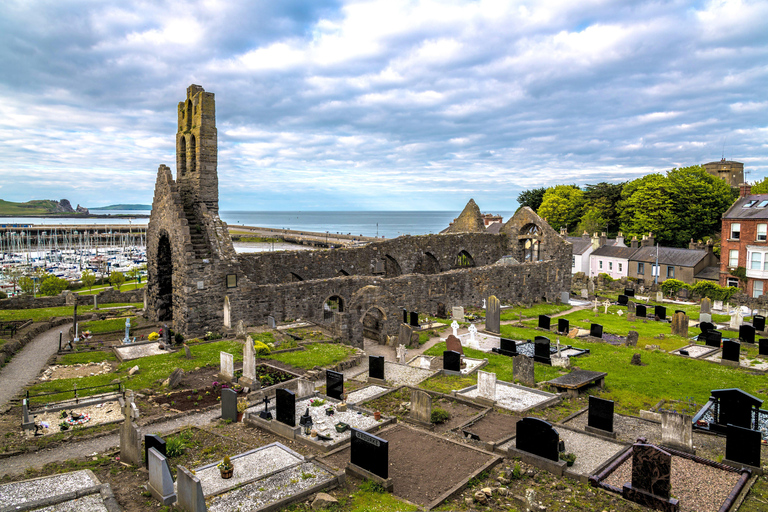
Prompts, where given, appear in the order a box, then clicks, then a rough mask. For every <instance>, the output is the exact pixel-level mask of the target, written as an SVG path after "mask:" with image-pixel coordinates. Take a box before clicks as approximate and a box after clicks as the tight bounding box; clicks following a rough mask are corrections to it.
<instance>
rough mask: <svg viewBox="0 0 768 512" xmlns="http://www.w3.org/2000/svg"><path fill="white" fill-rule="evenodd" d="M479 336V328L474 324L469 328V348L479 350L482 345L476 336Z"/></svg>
mask: <svg viewBox="0 0 768 512" xmlns="http://www.w3.org/2000/svg"><path fill="white" fill-rule="evenodd" d="M476 334H477V327H475V325H474V324H472V325H470V326H469V348H474V349H476V350H477V349H479V348H480V344H479V343H478V340H477V338H476V337H475V335H476Z"/></svg>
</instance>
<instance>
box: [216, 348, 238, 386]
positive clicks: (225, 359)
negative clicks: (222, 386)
mask: <svg viewBox="0 0 768 512" xmlns="http://www.w3.org/2000/svg"><path fill="white" fill-rule="evenodd" d="M219 359H220V362H221V369H220V373H221V379H222V380H225V381H227V382H232V379H233V378H234V377H235V358H234V357H233V356H232V354H230V353H228V352H219Z"/></svg>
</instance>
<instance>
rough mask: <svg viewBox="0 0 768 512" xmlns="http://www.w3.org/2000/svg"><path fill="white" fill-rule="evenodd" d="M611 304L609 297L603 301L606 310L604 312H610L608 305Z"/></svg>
mask: <svg viewBox="0 0 768 512" xmlns="http://www.w3.org/2000/svg"><path fill="white" fill-rule="evenodd" d="M610 305H611V303H610V302H609V301H608V299H605V302H603V307H604V308H605V311H604V312H603V313H605V314H606V315H607V314H608V306H610Z"/></svg>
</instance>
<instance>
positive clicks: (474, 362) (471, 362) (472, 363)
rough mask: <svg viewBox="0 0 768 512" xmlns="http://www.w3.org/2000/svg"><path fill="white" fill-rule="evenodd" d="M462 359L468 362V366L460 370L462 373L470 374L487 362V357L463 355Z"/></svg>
mask: <svg viewBox="0 0 768 512" xmlns="http://www.w3.org/2000/svg"><path fill="white" fill-rule="evenodd" d="M461 360H462V361H464V362H465V363H466V366H465V367H464V368H461V369H460V370H459V371H460V372H461V374H462V375H469V374H470V373H472V372H473V371H475V369H477V367H478V366H480V365H481V364H483V363H484V362H485V359H473V358H471V357H462V358H461Z"/></svg>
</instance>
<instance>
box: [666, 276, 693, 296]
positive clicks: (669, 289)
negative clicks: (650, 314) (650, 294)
mask: <svg viewBox="0 0 768 512" xmlns="http://www.w3.org/2000/svg"><path fill="white" fill-rule="evenodd" d="M683 288H685V289H687V290H690V289H691V287H690V285H688V284H686V283H684V282H682V281H680V280H678V279H667V280H666V281H664V282H663V283H661V291H662V292H664V294H665V295H669V296H672V295H674V294H676V293H677V292H679V291H680V290H682V289H683Z"/></svg>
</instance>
